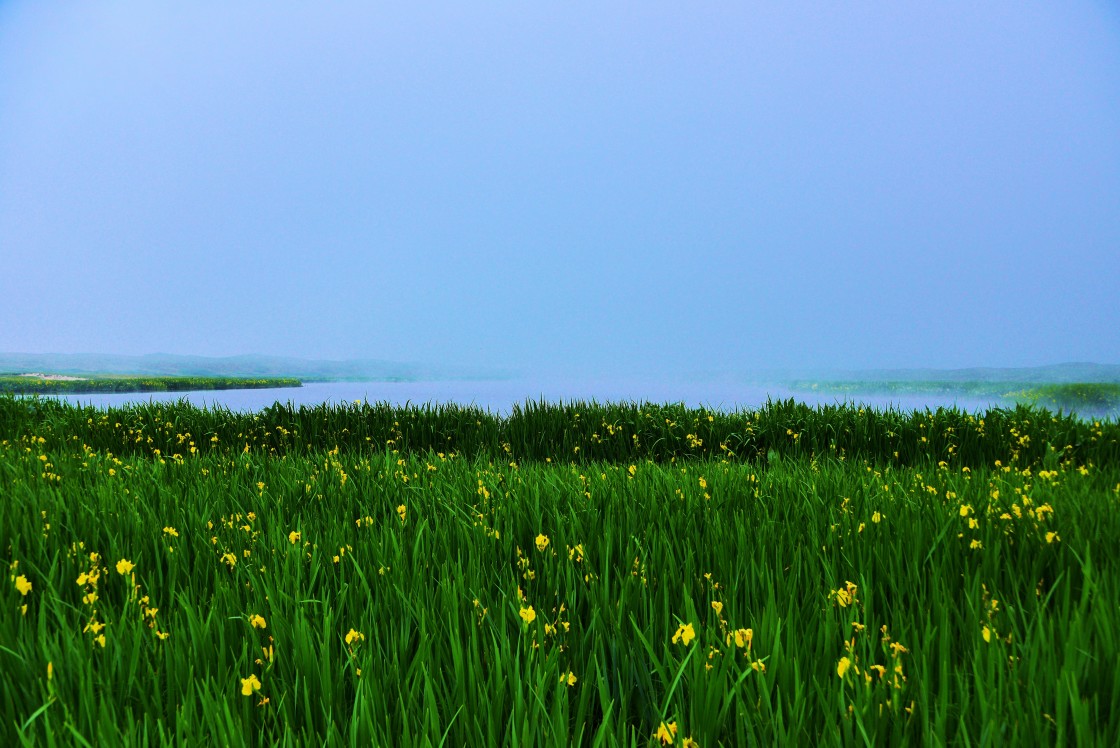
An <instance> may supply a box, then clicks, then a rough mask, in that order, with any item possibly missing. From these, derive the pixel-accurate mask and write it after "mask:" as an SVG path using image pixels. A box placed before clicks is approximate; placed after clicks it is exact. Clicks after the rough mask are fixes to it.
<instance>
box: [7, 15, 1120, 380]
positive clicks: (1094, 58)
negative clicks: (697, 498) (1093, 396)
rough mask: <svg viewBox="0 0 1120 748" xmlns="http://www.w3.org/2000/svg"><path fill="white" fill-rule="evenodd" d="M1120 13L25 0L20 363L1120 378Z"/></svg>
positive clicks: (19, 49)
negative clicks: (118, 360) (177, 360)
mask: <svg viewBox="0 0 1120 748" xmlns="http://www.w3.org/2000/svg"><path fill="white" fill-rule="evenodd" d="M1118 285H1120V11H1118V10H1117V6H1116V5H1115V4H1114V3H1110V2H1104V1H1103V0H1098V1H1097V2H1081V1H1078V0H1063V1H1062V2H1049V3H1042V2H1024V1H1023V0H1015V1H1014V2H996V1H986V2H982V3H976V2H971V1H970V2H936V3H933V2H897V1H896V2H844V3H840V2H825V1H824V0H818V1H814V2H806V3H797V2H787V1H786V0H782V1H781V2H777V1H775V2H769V3H748V2H735V3H724V2H701V3H694V2H688V3H686V2H679V1H678V2H672V3H666V2H650V0H641V1H640V2H571V1H570V0H565V1H564V2H523V1H518V2H507V3H490V2H477V3H458V2H442V3H432V2H408V3H392V4H390V3H373V2H357V1H355V2H321V3H308V2H291V3H288V2H274V1H270V2H204V1H201V0H196V1H192V2H189V3H182V2H178V3H159V2H150V1H148V0H145V1H144V2H140V1H136V2H103V1H99V2H65V1H64V2H52V3H43V2H31V1H25V2H11V1H9V2H0V350H6V351H19V352H87V351H89V352H106V353H150V352H169V353H193V354H203V355H232V354H238V353H273V354H287V355H296V356H304V357H311V358H361V357H373V358H384V359H391V360H401V361H418V362H431V363H443V364H453V365H454V364H465V365H483V366H485V365H489V364H494V365H498V366H501V367H507V368H508V367H523V368H527V369H537V368H549V369H554V368H568V367H577V368H587V367H591V368H596V367H606V368H611V369H621V370H635V371H658V370H679V369H736V368H755V367H783V366H793V367H799V366H838V367H876V366H943V367H964V366H972V365H990V366H1018V365H1036V364H1046V363H1056V362H1061V361H1097V362H1103V363H1117V362H1120V295H1118V294H1117V291H1116V288H1117V286H1118Z"/></svg>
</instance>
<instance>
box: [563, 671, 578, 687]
mask: <svg viewBox="0 0 1120 748" xmlns="http://www.w3.org/2000/svg"><path fill="white" fill-rule="evenodd" d="M577 680H579V679H578V678H576V674H575V673H573V672H572V671H571V670H569V671H568V674H567V675H563V674H561V675H560V682H561V683H563V682H564V681H567V682H568V685H569V686H574V685H575V684H576V681H577Z"/></svg>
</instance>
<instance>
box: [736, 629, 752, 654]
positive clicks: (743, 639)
mask: <svg viewBox="0 0 1120 748" xmlns="http://www.w3.org/2000/svg"><path fill="white" fill-rule="evenodd" d="M752 639H754V630H753V629H739V630H737V631H736V632H735V646H736V647H739V648H740V649H741V648H743V647H747V648H748V649H749V648H750V646H751V640H752Z"/></svg>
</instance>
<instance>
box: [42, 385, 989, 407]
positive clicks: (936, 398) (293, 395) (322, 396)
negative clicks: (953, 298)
mask: <svg viewBox="0 0 1120 748" xmlns="http://www.w3.org/2000/svg"><path fill="white" fill-rule="evenodd" d="M58 397H60V398H61V399H64V400H68V401H70V402H75V403H81V404H83V405H89V404H92V405H94V406H97V407H106V406H117V405H124V404H129V403H146V402H149V401H155V402H176V401H178V400H180V399H183V400H187V401H189V402H191V403H193V404H195V405H200V406H207V405H210V406H213V405H216V406H221V407H223V408H228V409H230V410H236V411H251V410H259V409H261V408H263V407H266V406H269V405H272V404H273V403H275V402H277V401H279V402H281V403H292V404H294V405H318V404H321V403H351V402H353V401H355V400H358V401H369V402H371V403H374V402H387V403H391V404H393V405H404V404H406V403H411V404H413V405H417V404H424V403H433V404H436V403H458V404H460V405H475V406H477V407H479V408H482V409H484V410H489V411H491V412H493V413H499V414H508V413H509V412H510V409H511V408H512V406H513V405H514V404H515V403H517V404H521V403H524V402H525V401H526V400H540V399H542V398H543V399H545V400H547V401H550V402H557V401H563V402H568V401H570V400H596V401H598V402H608V401H609V402H619V401H622V402H627V401H637V402H643V401H648V402H655V403H668V402H671V403H678V402H683V403H684V404H685V405H689V406H693V407H697V406H705V407H709V408H712V409H716V410H722V411H733V410H737V409H740V408H757V407H759V406H760V405H764V404H765V403H766V401H767V399H768V398H770V399H774V400H778V399H786V398H790V397H792V398H794V399H795V400H798V401H800V402H806V403H810V404H814V405H815V404H835V403H839V402H844V401H845V400H844V398H840V397H837V396H836V395H826V394H819V393H809V392H802V391H793V390H789V389H786V388H783V387H780V386H765V387H764V386H760V385H756V384H742V383H737V382H734V381H690V380H685V379H675V380H668V379H650V380H641V379H612V378H603V379H563V380H560V379H555V380H548V379H502V380H485V381H430V382H311V383H308V384H305V385H304V386H303V387H298V388H282V389H261V390H206V391H198V392H156V393H131V394H92V395H61V396H58ZM852 401H853V402H858V403H860V404H863V405H868V406H873V407H877V408H885V407H896V408H900V409H902V410H913V409H919V410H920V409H924V408H927V407H928V408H937V407H939V406H956V407H958V408H961V409H963V410H967V411H970V412H971V411H977V410H985V409H987V408H988V407H990V406H997V405H1006V403H1001V402H999V401H996V400H993V399H989V398H977V397H969V396H961V397H953V396H951V395H894V396H882V397H877V396H860V397H857V398H854V400H852Z"/></svg>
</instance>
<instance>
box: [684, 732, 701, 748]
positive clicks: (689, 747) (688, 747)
mask: <svg viewBox="0 0 1120 748" xmlns="http://www.w3.org/2000/svg"><path fill="white" fill-rule="evenodd" d="M681 746H682V748H700V744H699V743H697V742H696V741H695V740H693V739H692V736H691V735H690V736H689V737H687V738H685V739H684V742H683V743H681Z"/></svg>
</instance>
